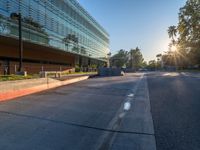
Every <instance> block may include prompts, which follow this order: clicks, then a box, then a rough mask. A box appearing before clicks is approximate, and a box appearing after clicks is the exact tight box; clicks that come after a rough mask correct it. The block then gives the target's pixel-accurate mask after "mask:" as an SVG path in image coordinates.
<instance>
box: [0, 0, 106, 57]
mask: <svg viewBox="0 0 200 150" xmlns="http://www.w3.org/2000/svg"><path fill="white" fill-rule="evenodd" d="M11 13H21V16H22V30H23V31H22V35H23V40H26V41H29V42H33V43H36V44H41V45H45V46H50V47H54V48H57V49H59V50H63V51H67V52H69V53H75V54H78V55H81V56H86V57H90V58H94V59H97V60H103V61H106V58H107V54H108V53H109V35H108V33H107V32H106V31H105V30H104V29H103V28H102V27H101V26H100V25H99V24H98V23H97V22H96V21H95V19H93V18H92V17H91V16H90V15H89V14H88V13H87V11H86V10H84V8H83V7H82V6H80V4H79V3H78V2H77V1H76V0H0V34H1V35H4V36H11V37H16V38H17V37H18V22H17V21H16V20H13V19H11V18H10V14H11Z"/></svg>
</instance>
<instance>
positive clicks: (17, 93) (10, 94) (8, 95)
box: [0, 76, 90, 102]
mask: <svg viewBox="0 0 200 150" xmlns="http://www.w3.org/2000/svg"><path fill="white" fill-rule="evenodd" d="M89 77H90V76H82V77H76V78H73V79H69V80H65V81H58V82H55V83H47V84H42V85H37V86H34V87H31V88H26V89H20V90H14V91H7V92H5V93H0V102H1V101H6V100H11V99H14V98H17V97H21V96H25V95H29V94H33V93H37V92H41V91H45V90H48V89H52V88H56V87H60V86H64V85H68V84H72V83H76V82H79V81H83V80H86V79H88V78H89Z"/></svg>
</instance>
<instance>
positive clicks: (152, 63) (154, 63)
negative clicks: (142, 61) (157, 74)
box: [147, 60, 156, 70]
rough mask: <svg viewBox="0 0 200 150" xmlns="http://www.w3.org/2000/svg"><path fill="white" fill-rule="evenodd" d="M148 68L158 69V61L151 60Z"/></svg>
mask: <svg viewBox="0 0 200 150" xmlns="http://www.w3.org/2000/svg"><path fill="white" fill-rule="evenodd" d="M147 68H148V69H150V70H155V69H156V61H155V60H150V61H149V63H148V67H147Z"/></svg>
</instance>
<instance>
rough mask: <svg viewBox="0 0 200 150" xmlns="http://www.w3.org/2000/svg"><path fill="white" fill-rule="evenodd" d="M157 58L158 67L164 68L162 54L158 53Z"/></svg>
mask: <svg viewBox="0 0 200 150" xmlns="http://www.w3.org/2000/svg"><path fill="white" fill-rule="evenodd" d="M156 58H157V68H159V69H160V68H162V67H163V66H162V65H163V64H162V54H157V55H156Z"/></svg>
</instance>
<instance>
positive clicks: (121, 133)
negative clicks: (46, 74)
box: [0, 74, 156, 150]
mask: <svg viewBox="0 0 200 150" xmlns="http://www.w3.org/2000/svg"><path fill="white" fill-rule="evenodd" d="M148 96H149V95H148V88H147V82H146V77H144V76H143V75H142V74H129V75H126V76H122V77H106V78H92V79H89V80H86V81H82V82H79V83H76V84H72V85H68V86H63V87H60V88H56V89H52V90H49V91H46V92H41V93H37V94H33V95H29V96H24V97H21V98H17V99H14V100H11V101H6V102H1V103H0V149H1V150H107V149H111V150H129V149H130V150H132V149H134V150H155V149H156V148H155V137H154V130H153V121H152V116H151V112H150V101H149V97H148Z"/></svg>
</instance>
